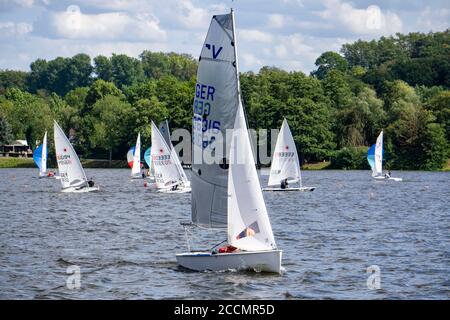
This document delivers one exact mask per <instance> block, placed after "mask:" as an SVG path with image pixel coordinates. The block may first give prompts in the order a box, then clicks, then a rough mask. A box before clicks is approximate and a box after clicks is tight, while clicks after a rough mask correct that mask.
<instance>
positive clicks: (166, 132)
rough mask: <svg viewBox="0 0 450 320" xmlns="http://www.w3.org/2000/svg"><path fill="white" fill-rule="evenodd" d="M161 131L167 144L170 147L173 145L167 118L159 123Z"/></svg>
mask: <svg viewBox="0 0 450 320" xmlns="http://www.w3.org/2000/svg"><path fill="white" fill-rule="evenodd" d="M159 132H161V135H162V136H163V138H164V141H165V142H166V144H167V145H168V146H169V147H172V142H171V141H170V131H169V122H168V121H167V120H164V121H161V123H160V124H159Z"/></svg>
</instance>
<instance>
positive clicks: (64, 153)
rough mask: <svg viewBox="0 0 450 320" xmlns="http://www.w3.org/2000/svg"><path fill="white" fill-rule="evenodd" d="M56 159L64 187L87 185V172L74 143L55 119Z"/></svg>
mask: <svg viewBox="0 0 450 320" xmlns="http://www.w3.org/2000/svg"><path fill="white" fill-rule="evenodd" d="M53 129H54V136H55V149H56V161H57V163H58V170H59V175H60V177H61V179H60V180H61V184H62V187H63V189H66V188H70V187H80V186H86V185H87V179H86V174H85V173H84V170H83V167H82V166H81V163H80V159H79V158H78V155H77V153H76V152H75V150H74V149H73V146H72V144H71V143H70V141H69V139H67V137H66V135H65V134H64V132H63V131H62V129H61V128H60V126H59V125H58V124H57V123H56V121H54V123H53Z"/></svg>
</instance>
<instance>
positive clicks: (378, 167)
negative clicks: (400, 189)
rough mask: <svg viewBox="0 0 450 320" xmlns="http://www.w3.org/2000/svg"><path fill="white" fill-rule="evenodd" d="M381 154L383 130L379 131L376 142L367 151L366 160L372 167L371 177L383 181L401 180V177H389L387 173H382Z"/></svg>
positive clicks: (382, 151) (382, 152)
mask: <svg viewBox="0 0 450 320" xmlns="http://www.w3.org/2000/svg"><path fill="white" fill-rule="evenodd" d="M383 155H384V149H383V131H381V133H380V134H379V135H378V138H377V141H376V143H375V144H373V145H372V146H371V147H370V148H369V151H367V161H368V162H369V165H370V168H371V169H372V178H374V179H375V180H384V181H402V180H403V179H402V178H394V177H391V176H390V174H388V173H386V174H384V175H383Z"/></svg>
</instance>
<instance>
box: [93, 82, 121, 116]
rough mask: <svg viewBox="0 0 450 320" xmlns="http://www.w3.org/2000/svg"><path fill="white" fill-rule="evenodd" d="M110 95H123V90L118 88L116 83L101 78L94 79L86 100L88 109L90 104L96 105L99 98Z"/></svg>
mask: <svg viewBox="0 0 450 320" xmlns="http://www.w3.org/2000/svg"><path fill="white" fill-rule="evenodd" d="M108 95H112V96H116V97H123V93H122V91H120V89H118V88H117V87H116V86H115V85H114V83H112V82H106V81H104V80H101V79H99V80H96V81H94V83H93V84H92V85H91V87H90V88H89V90H88V92H87V95H86V100H85V101H86V107H87V110H89V106H92V105H94V104H95V103H96V102H97V101H98V100H100V99H102V98H104V97H106V96H108ZM84 111H86V110H84Z"/></svg>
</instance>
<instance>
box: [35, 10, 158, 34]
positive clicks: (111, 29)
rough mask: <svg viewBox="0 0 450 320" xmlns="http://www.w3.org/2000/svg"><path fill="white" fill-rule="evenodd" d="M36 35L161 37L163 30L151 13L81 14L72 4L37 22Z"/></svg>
mask: <svg viewBox="0 0 450 320" xmlns="http://www.w3.org/2000/svg"><path fill="white" fill-rule="evenodd" d="M37 25H38V28H37V30H36V33H37V34H40V35H46V36H48V37H53V38H63V39H86V40H92V39H98V40H119V41H123V40H128V41H143V40H147V41H148V40H159V41H160V40H164V39H165V38H166V32H165V31H163V30H161V28H160V27H159V21H158V20H157V19H156V18H155V17H154V16H153V15H151V14H148V13H145V12H142V13H136V14H134V15H131V14H129V13H126V12H107V13H100V14H84V13H82V12H81V10H80V8H79V7H78V6H75V5H72V6H69V7H68V8H67V10H65V11H59V12H49V13H48V14H47V15H45V16H44V18H43V19H42V20H41V21H39V22H38V23H37Z"/></svg>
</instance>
